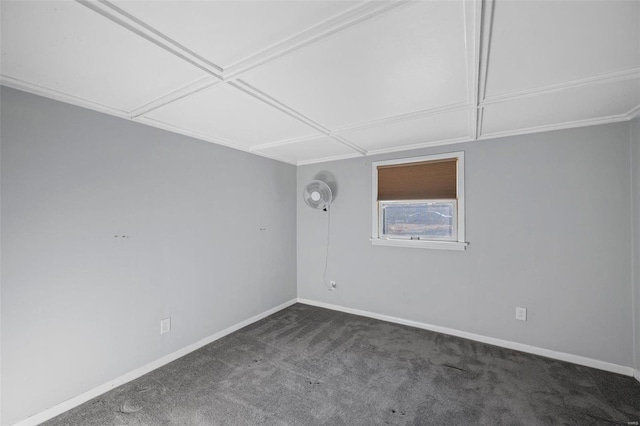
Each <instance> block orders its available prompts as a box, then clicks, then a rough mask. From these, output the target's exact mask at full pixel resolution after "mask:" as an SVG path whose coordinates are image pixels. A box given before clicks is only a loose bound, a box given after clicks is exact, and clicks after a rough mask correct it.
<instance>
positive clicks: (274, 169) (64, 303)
mask: <svg viewBox="0 0 640 426" xmlns="http://www.w3.org/2000/svg"><path fill="white" fill-rule="evenodd" d="M0 96H1V99H2V121H1V127H2V133H1V140H2V164H1V173H2V175H1V178H2V188H1V189H2V198H1V203H2V254H3V258H2V306H1V307H2V373H3V374H2V395H3V407H2V424H11V423H13V422H15V421H18V420H20V419H23V418H25V417H27V416H30V415H33V414H36V413H38V412H40V411H42V410H44V409H46V408H49V407H51V406H53V405H55V404H57V403H60V402H62V401H64V400H66V399H68V398H71V397H74V396H76V395H78V394H80V393H82V392H85V391H87V390H89V389H91V388H93V387H95V386H97V385H100V384H102V383H104V382H106V381H108V380H110V379H114V378H116V377H118V376H120V375H122V374H124V373H127V372H130V371H132V370H134V369H136V368H138V367H141V366H143V365H145V364H147V363H149V362H151V361H154V360H156V359H158V358H160V357H162V356H164V355H166V354H169V353H171V352H174V351H176V350H178V349H181V348H183V347H185V346H187V345H189V344H192V343H195V342H196V341H198V340H200V339H203V338H205V337H207V336H209V335H211V334H213V333H215V332H218V331H220V330H223V329H224V328H226V327H229V326H231V325H234V324H237V323H238V322H240V321H242V320H245V319H247V318H250V317H252V316H254V315H256V314H259V313H261V312H264V311H265V310H267V309H270V308H273V307H275V306H277V305H279V304H281V303H283V302H286V301H288V300H290V299H292V298H294V297H295V296H296V284H295V279H296V264H295V257H296V237H295V234H296V205H295V197H296V183H295V180H296V170H295V168H294V167H293V166H290V165H286V164H283V163H279V162H276V161H272V160H268V159H265V158H261V157H257V156H254V155H250V154H247V153H243V152H240V151H235V150H232V149H227V148H224V147H220V146H217V145H213V144H210V143H207V142H202V141H198V140H194V139H191V138H187V137H183V136H179V135H176V134H173V133H169V132H165V131H162V130H157V129H153V128H150V127H147V126H143V125H139V124H136V123H133V122H129V121H126V120H122V119H118V118H114V117H110V116H107V115H103V114H99V113H95V112H92V111H88V110H85V109H81V108H77V107H74V106H70V105H66V104H63V103H58V102H55V101H51V100H47V99H44V98H40V97H37V96H33V95H29V94H25V93H22V92H18V91H14V90H11V89H7V88H4V87H3V88H2V92H1V94H0ZM259 228H266V229H267V230H266V231H260V230H259ZM114 235H128V236H130V238H128V239H127V238H120V237H119V238H114ZM168 316H171V318H172V328H173V329H172V331H171V332H170V333H169V334H165V335H163V336H160V334H159V321H160V319H161V318H165V317H168Z"/></svg>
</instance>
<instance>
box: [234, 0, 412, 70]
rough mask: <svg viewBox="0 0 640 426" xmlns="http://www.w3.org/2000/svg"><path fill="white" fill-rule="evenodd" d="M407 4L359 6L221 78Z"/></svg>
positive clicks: (247, 60) (249, 59) (254, 56)
mask: <svg viewBox="0 0 640 426" xmlns="http://www.w3.org/2000/svg"><path fill="white" fill-rule="evenodd" d="M409 3H411V2H410V1H409V0H392V1H384V2H383V1H375V0H368V1H365V2H364V3H363V4H360V5H358V6H356V7H353V8H351V9H349V10H347V11H345V12H343V13H341V14H339V15H337V16H334V17H333V18H330V19H327V20H326V21H324V22H321V23H319V24H317V25H314V26H312V27H311V28H308V29H306V30H304V31H302V32H300V33H298V34H295V35H293V36H291V37H289V38H287V39H284V40H282V41H280V42H278V43H276V44H274V45H272V46H270V47H267V48H266V49H263V50H261V51H259V52H256V53H254V54H252V55H249V56H247V57H246V58H244V59H241V60H239V61H236V62H234V63H232V64H230V65H228V66H227V67H225V69H224V73H223V78H224V79H225V80H228V79H232V78H235V77H237V76H239V75H240V74H242V73H245V72H247V71H250V70H252V69H254V68H256V67H258V66H260V65H263V64H265V63H267V62H269V61H272V60H274V59H277V58H279V57H281V56H283V55H286V54H288V53H291V52H293V51H295V50H298V49H300V48H301V47H304V46H306V45H308V44H311V43H313V42H316V41H319V40H322V39H323V38H326V37H328V36H330V35H332V34H334V33H337V32H339V31H342V30H344V29H347V28H349V27H351V26H353V25H355V24H358V23H360V22H362V21H365V20H367V19H370V18H373V17H375V16H378V15H380V14H382V13H384V12H387V11H389V10H391V9H394V8H396V7H399V6H403V5H406V4H409Z"/></svg>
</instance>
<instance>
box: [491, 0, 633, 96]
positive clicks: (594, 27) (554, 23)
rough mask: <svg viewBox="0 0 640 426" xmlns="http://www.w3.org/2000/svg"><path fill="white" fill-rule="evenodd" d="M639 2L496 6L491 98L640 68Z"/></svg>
mask: <svg viewBox="0 0 640 426" xmlns="http://www.w3.org/2000/svg"><path fill="white" fill-rule="evenodd" d="M639 22H640V1H615V0H610V1H509V0H497V1H496V2H495V4H494V17H493V27H492V31H491V48H490V53H489V68H488V74H487V75H488V78H487V88H486V95H487V96H488V97H490V96H496V95H500V94H504V93H510V92H514V91H517V90H523V89H531V88H535V87H540V86H546V85H550V84H554V83H563V82H567V81H572V80H577V79H582V78H587V77H593V76H597V75H602V74H607V73H612V72H616V71H621V70H628V69H633V68H637V67H640V24H639Z"/></svg>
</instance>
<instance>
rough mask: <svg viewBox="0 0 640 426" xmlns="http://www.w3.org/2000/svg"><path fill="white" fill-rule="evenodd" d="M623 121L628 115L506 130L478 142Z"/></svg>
mask: <svg viewBox="0 0 640 426" xmlns="http://www.w3.org/2000/svg"><path fill="white" fill-rule="evenodd" d="M621 121H629V117H628V116H627V115H626V114H619V115H611V116H609V117H602V118H588V119H586V120H577V121H568V122H565V123H558V124H549V125H543V126H535V127H528V128H524V129H514V130H504V131H500V132H493V133H486V134H482V135H480V137H479V138H478V140H484V139H497V138H504V137H507V136H518V135H527V134H531V133H540V132H550V131H552V130H565V129H573V128H576V127H588V126H596V125H598V124H609V123H619V122H621Z"/></svg>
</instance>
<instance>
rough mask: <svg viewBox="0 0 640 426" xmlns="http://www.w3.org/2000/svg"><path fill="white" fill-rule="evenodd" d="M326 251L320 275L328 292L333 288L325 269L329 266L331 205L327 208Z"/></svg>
mask: <svg viewBox="0 0 640 426" xmlns="http://www.w3.org/2000/svg"><path fill="white" fill-rule="evenodd" d="M326 210H327V251H326V253H325V257H324V273H323V274H322V279H323V281H324V285H325V286H327V289H328V290H329V291H333V290H334V288H332V287H331V284H330V283H329V282H328V281H327V267H328V265H329V243H330V242H331V205H329V206H327V209H326Z"/></svg>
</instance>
